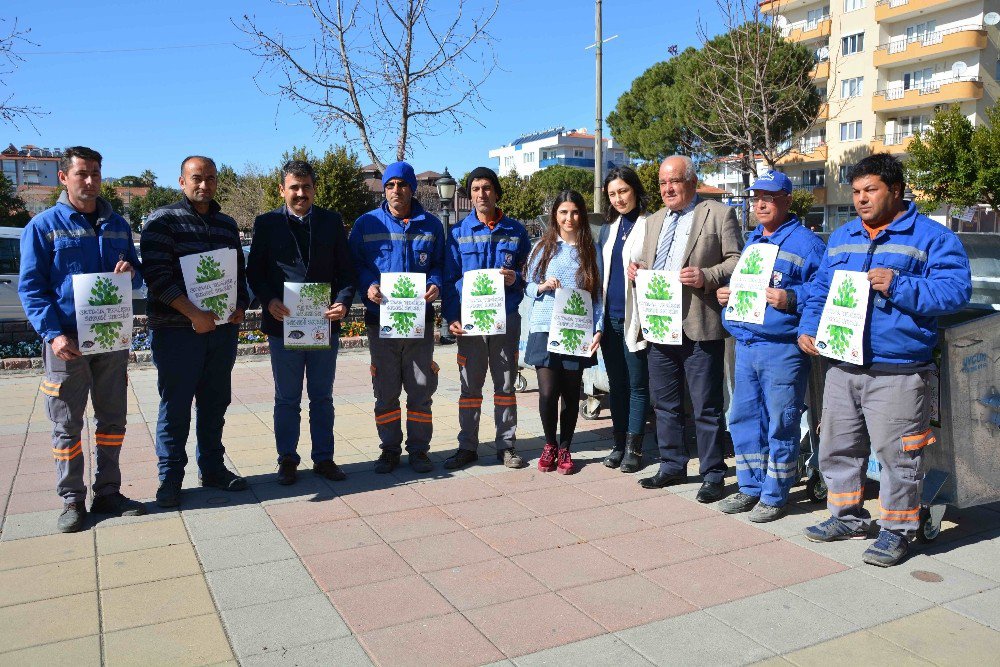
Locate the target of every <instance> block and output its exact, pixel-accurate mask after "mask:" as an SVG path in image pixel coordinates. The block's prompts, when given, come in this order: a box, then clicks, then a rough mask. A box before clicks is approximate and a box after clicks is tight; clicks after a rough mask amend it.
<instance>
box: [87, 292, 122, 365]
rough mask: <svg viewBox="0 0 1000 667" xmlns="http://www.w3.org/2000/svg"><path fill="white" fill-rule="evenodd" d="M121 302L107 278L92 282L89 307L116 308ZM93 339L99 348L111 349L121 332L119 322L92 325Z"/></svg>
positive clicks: (88, 301)
mask: <svg viewBox="0 0 1000 667" xmlns="http://www.w3.org/2000/svg"><path fill="white" fill-rule="evenodd" d="M121 302H122V295H121V293H120V292H119V291H118V286H117V285H115V284H114V283H113V282H111V280H110V279H109V278H98V279H97V280H96V281H94V286H93V288H91V290H90V298H89V299H88V300H87V303H89V304H90V305H91V306H117V305H118V304H119V303H121ZM93 329H94V338H96V339H97V342H98V344H100V346H101V347H106V348H111V347H113V346H114V344H115V342H116V341H117V340H118V334H119V333H120V332H121V330H122V323H121V322H98V323H97V324H95V325H93Z"/></svg>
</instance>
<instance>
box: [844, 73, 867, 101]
mask: <svg viewBox="0 0 1000 667" xmlns="http://www.w3.org/2000/svg"><path fill="white" fill-rule="evenodd" d="M864 83H865V78H864V77H863V76H856V77H853V78H851V79H844V80H843V81H841V82H840V96H841V97H842V98H844V99H847V98H848V97H859V96H861V95H862V94H864Z"/></svg>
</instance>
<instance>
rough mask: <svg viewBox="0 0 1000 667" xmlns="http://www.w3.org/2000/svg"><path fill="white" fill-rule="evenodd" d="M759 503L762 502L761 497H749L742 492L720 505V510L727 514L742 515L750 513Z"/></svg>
mask: <svg viewBox="0 0 1000 667" xmlns="http://www.w3.org/2000/svg"><path fill="white" fill-rule="evenodd" d="M758 502H760V496H749V495H747V494H745V493H743V492H742V491H741V492H739V493H734V494H733V495H731V496H729V497H728V498H726V499H725V500H723V501H722V502H721V503H719V509H720V510H722V511H723V512H725V513H726V514H740V513H741V512H749V511H750V510H752V509H753V508H754V505H756V504H757V503H758Z"/></svg>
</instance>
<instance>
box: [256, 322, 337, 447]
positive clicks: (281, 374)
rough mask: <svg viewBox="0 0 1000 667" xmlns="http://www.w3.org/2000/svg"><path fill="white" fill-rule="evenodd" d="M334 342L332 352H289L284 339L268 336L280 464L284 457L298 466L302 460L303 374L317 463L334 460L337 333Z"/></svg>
mask: <svg viewBox="0 0 1000 667" xmlns="http://www.w3.org/2000/svg"><path fill="white" fill-rule="evenodd" d="M330 343H331V344H330V349H328V350H309V351H305V350H286V349H285V345H284V343H283V342H282V339H281V336H268V337H267V344H268V346H270V348H271V373H272V374H273V375H274V442H275V444H276V445H277V448H278V460H279V461H280V460H281V458H282V457H284V456H290V457H292V459H293V460H294V461H295V463H298V462H299V461H300V460H301V457H299V455H298V452H296V451H295V450H296V449H297V448H298V445H299V415H300V413H301V412H302V376H303V375H304V376H305V378H306V392H307V393H308V394H309V434H310V436H311V437H312V460H313V463H318V462H320V461H332V460H333V378H334V376H335V375H336V372H337V348H339V347H340V337H339V336H338V334H337V333H336V332H335V333H334V334H333V339H332V340H331V341H330Z"/></svg>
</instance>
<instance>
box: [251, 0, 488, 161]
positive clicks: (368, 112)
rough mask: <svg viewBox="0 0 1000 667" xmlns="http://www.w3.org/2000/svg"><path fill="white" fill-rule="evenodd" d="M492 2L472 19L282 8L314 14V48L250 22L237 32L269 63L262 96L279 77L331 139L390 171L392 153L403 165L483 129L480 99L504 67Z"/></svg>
mask: <svg viewBox="0 0 1000 667" xmlns="http://www.w3.org/2000/svg"><path fill="white" fill-rule="evenodd" d="M489 1H490V0H487V2H489ZM492 2H493V4H492V6H487V7H486V8H484V9H482V10H480V11H479V12H478V13H476V14H475V15H474V16H467V9H468V7H467V5H468V2H467V1H466V0H452V1H451V2H440V3H439V4H440V5H441V6H444V7H446V8H445V9H444V10H443V11H441V12H435V11H433V10H432V9H431V0H381V1H380V2H378V3H370V4H371V9H368V8H366V7H363V6H362V2H361V0H282V4H285V5H286V6H288V7H299V8H305V9H306V10H308V11H309V12H310V13H311V14H312V17H313V19H314V21H315V27H316V29H317V35H316V36H314V37H312V38H311V39H310V40H309V42H308V44H307V45H295V44H294V43H293V41H294V40H292V39H291V38H288V37H286V36H285V35H284V34H282V33H281V32H280V31H277V30H275V31H272V30H269V29H266V28H264V27H261V26H260V25H259V24H258V23H257V21H256V19H255V18H254V17H252V16H249V15H244V16H243V20H242V22H240V23H238V24H237V27H238V28H239V29H240V30H242V31H243V32H244V33H246V34H247V35H249V36H250V37H251V39H252V41H253V44H254V45H253V46H252V47H251V48H250V49H249V50H250V52H251V53H253V54H254V55H256V56H258V57H259V58H260V59H261V60H262V63H261V68H260V70H259V71H258V72H257V75H256V76H255V80H256V81H257V83H258V86H260V87H262V89H264V88H267V87H269V86H270V80H271V76H272V75H274V76H276V78H277V80H278V83H277V87H278V91H277V94H278V95H280V96H281V98H283V99H286V100H289V101H291V102H292V103H294V104H295V105H296V106H297V107H298V108H299V109H300V110H302V111H304V112H305V113H307V114H309V115H310V116H311V117H312V119H313V120H314V121H315V123H316V125H317V127H318V128H319V130H320V131H321V132H323V133H328V132H330V131H339V132H342V133H343V136H344V138H345V139H346V140H348V141H355V142H358V143H360V144H361V146H362V147H363V148H364V151H365V153H367V155H368V157H369V158H370V159H371V161H372V162H373V163H375V164H376V165H378V166H379V168H384V166H385V163H386V162H387V160H383V158H382V155H383V154H391V153H389V151H390V150H391V149H392V148H394V149H395V150H394V153H395V159H396V160H402V159H404V157H405V156H406V155H407V153H408V152H409V150H410V149H411V148H412V145H413V143H414V142H417V143H422V138H423V137H427V136H436V135H439V134H442V133H443V132H445V131H448V130H452V131H461V129H462V123H463V122H465V121H472V122H476V123H479V120H478V118H477V117H476V115H475V114H473V113H472V111H473V110H475V109H476V108H479V107H482V106H483V100H482V97H481V96H480V94H479V91H480V89H481V87H482V85H483V83H485V81H486V79H487V78H489V76H490V74H491V73H492V72H493V70H494V69H495V67H496V55H495V53H494V51H493V46H492V44H493V38H492V36H491V35H490V34H489V32H488V31H487V28H488V27H489V25H490V22H491V21H492V20H493V17H494V16H495V15H496V12H497V8H498V4H497V3H498V0H492ZM365 4H368V3H365ZM351 132H353V133H356V134H357V136H356V137H354V136H352V135H351V134H350V133H351Z"/></svg>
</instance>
